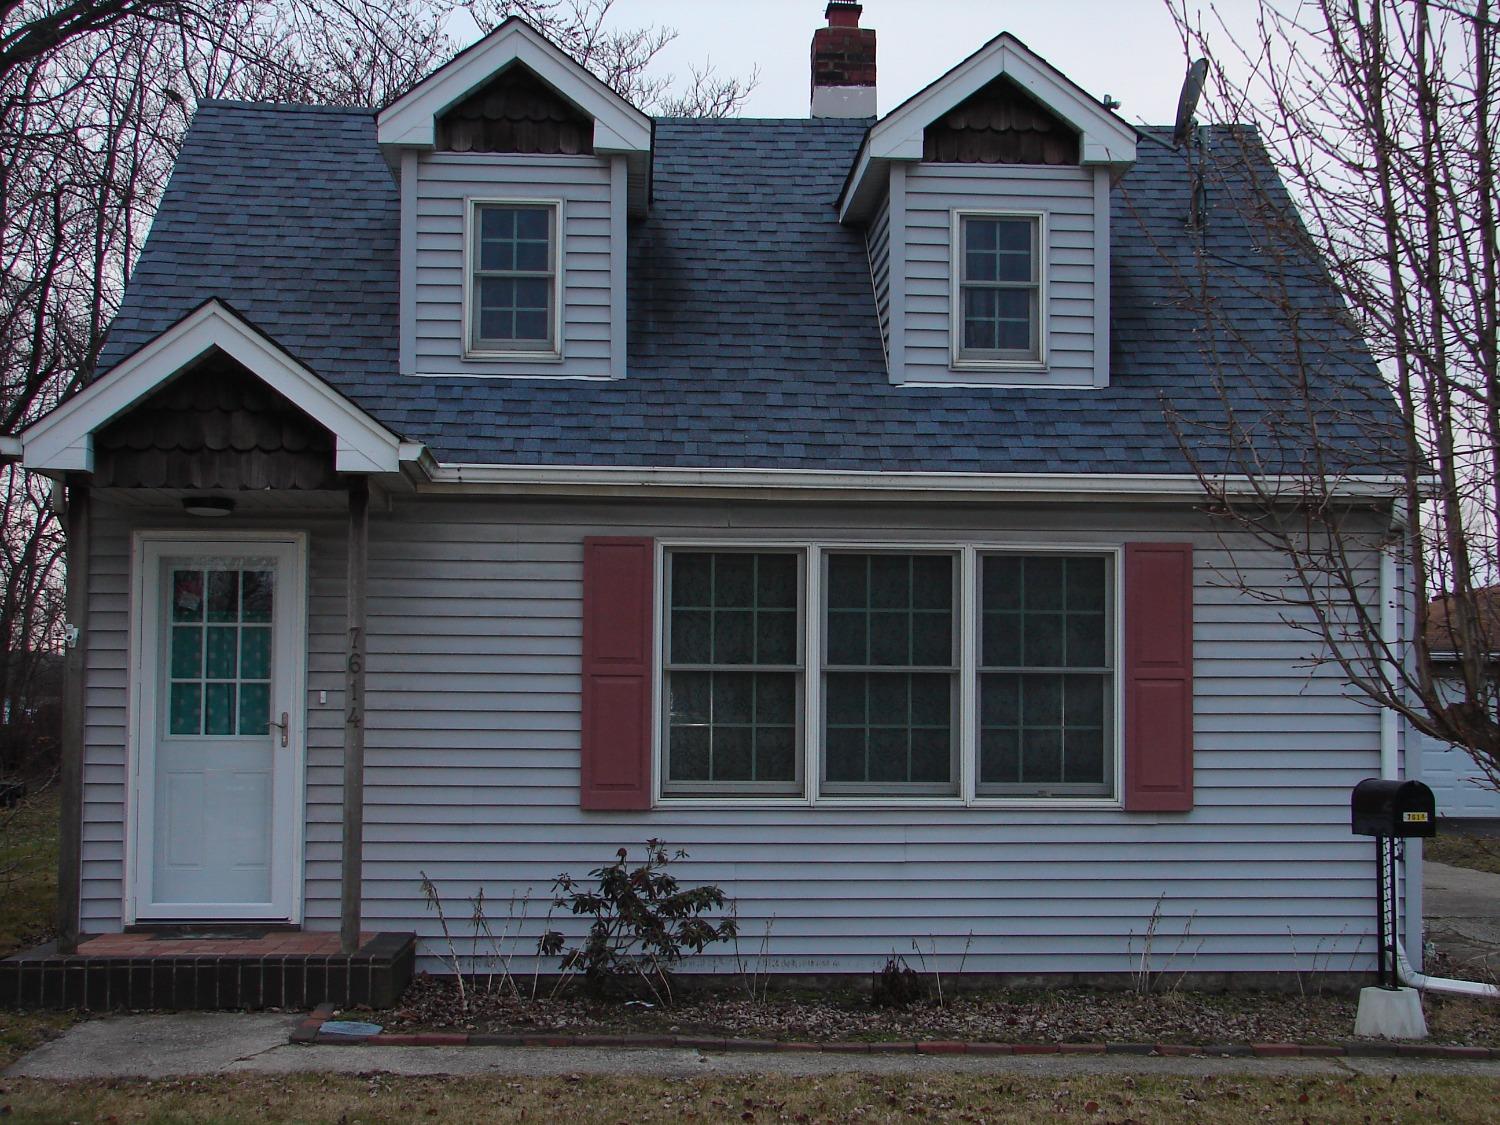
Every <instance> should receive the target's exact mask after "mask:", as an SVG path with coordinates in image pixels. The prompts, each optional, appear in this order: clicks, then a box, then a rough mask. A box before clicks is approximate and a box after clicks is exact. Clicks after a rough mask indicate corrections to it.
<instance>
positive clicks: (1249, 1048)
mask: <svg viewBox="0 0 1500 1125" xmlns="http://www.w3.org/2000/svg"><path fill="white" fill-rule="evenodd" d="M332 1015H333V1006H332V1005H330V1004H323V1005H320V1006H319V1007H317V1008H316V1009H314V1011H313V1013H312V1014H311V1015H310V1016H308V1017H307V1018H306V1019H303V1020H302V1021H301V1022H300V1023H298V1024H297V1026H296V1027H295V1028H294V1029H293V1030H292V1034H291V1041H292V1042H293V1043H309V1044H313V1043H315V1044H318V1045H320V1046H322V1045H334V1044H336V1045H338V1046H341V1047H682V1048H687V1049H690V1050H699V1051H744V1052H751V1051H756V1052H762V1053H764V1052H802V1053H809V1052H810V1053H815V1054H827V1055H890V1054H901V1055H1156V1056H1175V1057H1183V1056H1194V1055H1201V1056H1219V1057H1226V1058H1261V1059H1284V1058H1343V1057H1351V1058H1360V1057H1363V1058H1383V1057H1396V1056H1401V1057H1406V1058H1427V1059H1500V1048H1497V1047H1460V1046H1447V1045H1443V1044H1436V1043H1366V1042H1346V1043H1206V1044H1194V1043H984V1042H969V1041H966V1040H955V1039H911V1040H895V1041H881V1042H869V1043H867V1042H864V1041H862V1040H836V1041H832V1042H826V1043H822V1042H811V1041H807V1040H799V1039H733V1038H721V1037H719V1036H712V1035H707V1036H704V1035H562V1034H558V1033H556V1032H527V1033H524V1034H514V1035H505V1034H501V1035H485V1034H480V1033H477V1032H476V1033H470V1032H465V1031H457V1032H454V1031H416V1032H406V1033H403V1032H388V1031H382V1032H381V1033H380V1034H379V1035H324V1034H323V1033H322V1031H321V1028H322V1026H323V1021H324V1020H326V1019H328V1018H329V1017H330V1016H332Z"/></svg>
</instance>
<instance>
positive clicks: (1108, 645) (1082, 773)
mask: <svg viewBox="0 0 1500 1125" xmlns="http://www.w3.org/2000/svg"><path fill="white" fill-rule="evenodd" d="M662 560H663V564H662V569H661V574H662V590H661V595H662V596H661V603H660V604H661V606H662V609H661V613H660V622H661V635H660V651H661V680H660V697H659V707H660V727H659V730H660V752H659V759H658V760H659V769H660V794H661V796H662V797H663V798H666V799H672V798H726V797H742V798H743V797H758V798H765V799H782V800H787V801H792V800H797V801H807V800H811V801H816V802H828V803H838V802H845V803H857V802H871V803H878V802H882V801H886V802H895V801H911V802H918V803H921V802H938V803H941V802H945V801H948V802H960V801H961V802H964V803H971V802H979V803H983V802H986V801H994V802H999V801H1042V802H1054V803H1055V802H1063V803H1069V802H1085V803H1098V802H1104V803H1108V802H1113V801H1114V800H1116V799H1117V797H1118V796H1119V781H1118V778H1119V766H1120V755H1119V751H1118V749H1117V744H1118V738H1119V727H1120V720H1119V716H1118V710H1119V698H1120V693H1119V685H1118V682H1117V678H1118V673H1117V669H1118V660H1119V657H1118V653H1117V645H1118V637H1117V635H1116V634H1117V629H1116V624H1115V616H1116V606H1117V602H1118V596H1117V592H1116V588H1115V587H1116V582H1117V580H1118V578H1117V566H1116V560H1117V552H1116V551H1114V550H1110V549H1083V548H1057V549H1054V550H1041V549H1036V548H1026V549H1021V548H1012V549H1006V548H1002V547H999V546H995V545H991V544H964V543H942V544H933V545H927V544H923V545H921V546H919V547H915V548H912V549H905V550H903V549H898V548H895V547H893V546H888V545H886V544H879V545H864V544H848V545H842V544H838V543H817V542H808V543H790V544H780V543H778V544H777V545H775V546H770V545H768V546H765V547H760V546H753V547H738V546H729V545H725V546H719V545H711V546H698V545H668V546H666V547H665V548H664V549H663V554H662Z"/></svg>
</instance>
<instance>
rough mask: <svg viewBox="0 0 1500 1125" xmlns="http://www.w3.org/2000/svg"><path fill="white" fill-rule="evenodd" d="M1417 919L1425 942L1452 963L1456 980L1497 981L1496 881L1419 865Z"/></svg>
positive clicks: (1499, 908)
mask: <svg viewBox="0 0 1500 1125" xmlns="http://www.w3.org/2000/svg"><path fill="white" fill-rule="evenodd" d="M1422 913H1423V917H1424V919H1425V921H1426V923H1427V938H1428V940H1429V941H1431V942H1433V943H1434V944H1436V945H1437V947H1438V948H1439V949H1441V950H1442V951H1443V952H1445V953H1447V954H1448V955H1449V956H1450V957H1452V958H1453V960H1454V962H1455V963H1456V969H1455V972H1456V973H1457V975H1458V976H1460V977H1467V978H1469V979H1472V980H1479V981H1489V980H1492V979H1494V978H1496V977H1500V875H1492V874H1490V873H1489V872H1486V871H1472V870H1470V869H1469V868H1467V867H1449V866H1448V865H1447V864H1445V863H1433V862H1431V861H1430V860H1428V861H1425V862H1424V863H1423V864H1422Z"/></svg>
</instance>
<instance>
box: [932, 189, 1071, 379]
mask: <svg viewBox="0 0 1500 1125" xmlns="http://www.w3.org/2000/svg"><path fill="white" fill-rule="evenodd" d="M965 219H1027V220H1030V221H1032V222H1035V223H1036V225H1037V226H1036V251H1037V325H1036V330H1037V355H1036V358H1035V359H967V358H965V357H964V355H963V243H962V242H961V241H960V240H961V239H962V237H963V220H965ZM948 221H949V232H948V246H949V251H948V366H949V367H950V368H951V369H953V370H954V371H1046V370H1047V342H1048V341H1047V337H1048V336H1049V335H1050V333H1049V332H1048V318H1047V274H1048V272H1049V267H1050V261H1049V257H1050V256H1049V254H1048V252H1047V250H1048V245H1047V244H1048V241H1049V239H1050V237H1051V236H1050V234H1049V231H1048V225H1047V212H1045V211H1014V210H1004V211H992V210H984V209H978V208H970V207H964V208H956V209H954V210H953V211H950V212H949V213H948Z"/></svg>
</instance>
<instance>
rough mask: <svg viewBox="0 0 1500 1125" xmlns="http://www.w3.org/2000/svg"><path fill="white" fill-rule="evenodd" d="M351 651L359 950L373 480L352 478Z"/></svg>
mask: <svg viewBox="0 0 1500 1125" xmlns="http://www.w3.org/2000/svg"><path fill="white" fill-rule="evenodd" d="M348 549H349V582H348V589H347V590H346V592H345V598H346V599H347V602H346V604H347V609H348V616H349V638H348V647H349V651H348V655H347V657H346V659H345V663H344V850H343V870H342V879H341V896H340V912H339V942H340V945H341V946H342V949H343V951H344V952H345V953H354V952H357V951H358V949H359V931H360V913H361V910H360V907H361V898H362V896H363V887H362V886H361V882H362V879H363V875H364V872H363V862H364V829H365V575H366V571H367V569H368V564H369V553H370V484H369V481H367V480H366V479H365V478H364V477H355V478H353V479H352V480H351V481H350V482H349V548H348Z"/></svg>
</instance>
